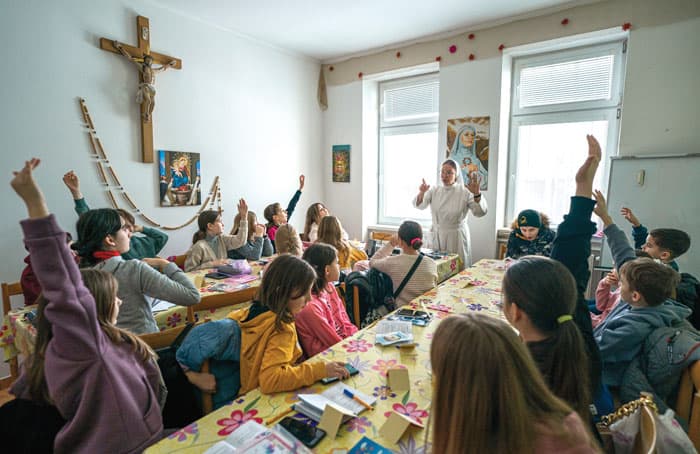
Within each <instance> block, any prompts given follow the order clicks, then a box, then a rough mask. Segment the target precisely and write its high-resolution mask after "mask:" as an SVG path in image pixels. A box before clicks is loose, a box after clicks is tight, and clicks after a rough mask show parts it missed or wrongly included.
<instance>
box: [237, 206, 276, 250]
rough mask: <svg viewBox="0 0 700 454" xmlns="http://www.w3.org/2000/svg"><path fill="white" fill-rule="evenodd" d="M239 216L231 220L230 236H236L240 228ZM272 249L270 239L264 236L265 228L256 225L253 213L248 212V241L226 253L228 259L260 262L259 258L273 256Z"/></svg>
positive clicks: (256, 219)
mask: <svg viewBox="0 0 700 454" xmlns="http://www.w3.org/2000/svg"><path fill="white" fill-rule="evenodd" d="M241 219H242V218H241V215H240V214H236V216H235V217H234V218H233V228H232V229H231V235H237V234H238V231H239V230H240V228H241ZM274 253H275V251H274V248H273V247H272V243H271V242H270V238H268V237H267V235H266V234H265V226H264V225H262V224H258V218H257V216H255V213H254V212H252V211H248V241H247V242H246V243H245V244H244V245H243V246H241V247H239V248H236V249H231V250H229V251H228V258H230V259H234V260H237V259H245V260H260V257H269V256H271V255H272V254H274Z"/></svg>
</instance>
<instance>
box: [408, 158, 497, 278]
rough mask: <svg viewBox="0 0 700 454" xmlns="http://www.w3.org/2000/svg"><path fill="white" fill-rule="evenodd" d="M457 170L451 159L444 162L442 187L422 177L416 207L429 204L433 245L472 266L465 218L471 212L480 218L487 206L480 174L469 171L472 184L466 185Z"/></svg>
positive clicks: (415, 199)
mask: <svg viewBox="0 0 700 454" xmlns="http://www.w3.org/2000/svg"><path fill="white" fill-rule="evenodd" d="M458 169H459V166H458V165H457V163H456V162H455V161H454V160H452V159H448V160H446V161H445V162H443V163H442V167H441V171H440V179H441V180H442V186H437V187H434V188H431V187H430V185H429V184H428V183H426V182H425V180H423V183H422V184H421V185H420V187H419V188H418V191H419V192H418V195H417V196H416V197H415V198H414V199H413V206H414V207H416V208H418V209H419V210H424V209H426V208H428V207H430V213H431V215H432V218H433V226H432V228H431V233H432V241H431V242H430V243H429V245H430V247H432V248H433V249H435V250H438V251H447V252H451V253H453V254H459V257H460V258H461V259H462V266H464V267H470V266H471V264H472V259H471V240H470V238H469V227H468V226H467V222H466V219H467V216H468V215H469V212H470V211H471V212H472V214H473V215H474V216H476V217H478V218H480V217H482V216H484V215H486V211H487V209H488V207H487V206H486V199H484V197H482V195H481V189H480V186H479V185H480V181H479V174H478V173H477V172H471V173H469V183H467V184H465V183H464V181H463V180H462V172H460V171H458Z"/></svg>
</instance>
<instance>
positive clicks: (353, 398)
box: [343, 388, 374, 410]
mask: <svg viewBox="0 0 700 454" xmlns="http://www.w3.org/2000/svg"><path fill="white" fill-rule="evenodd" d="M343 394H345V395H346V396H348V397H349V398H351V399H352V400H354V401H355V402H357V403H358V404H360V405H362V406H363V407H365V408H366V409H367V410H374V408H373V407H372V406H371V405H370V404H368V403H367V402H365V401H364V400H362V399H360V398H359V397H357V396H356V395H355V394H353V392H352V391H350V390H349V389H347V388H345V389H343Z"/></svg>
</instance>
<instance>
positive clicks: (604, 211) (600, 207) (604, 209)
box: [593, 189, 612, 227]
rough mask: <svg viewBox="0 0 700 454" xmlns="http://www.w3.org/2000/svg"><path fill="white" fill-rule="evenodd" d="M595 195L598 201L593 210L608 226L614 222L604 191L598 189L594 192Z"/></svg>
mask: <svg viewBox="0 0 700 454" xmlns="http://www.w3.org/2000/svg"><path fill="white" fill-rule="evenodd" d="M593 197H594V198H595V202H596V203H595V207H594V208H593V212H594V213H595V214H596V215H597V216H598V217H599V218H600V219H601V220H602V221H603V224H605V226H606V227H607V226H608V225H610V224H612V218H611V217H610V214H609V213H608V204H607V202H606V201H605V196H603V193H602V192H600V191H599V190H597V189H596V190H595V192H594V193H593Z"/></svg>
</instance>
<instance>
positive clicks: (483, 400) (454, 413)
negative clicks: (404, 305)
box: [426, 313, 600, 454]
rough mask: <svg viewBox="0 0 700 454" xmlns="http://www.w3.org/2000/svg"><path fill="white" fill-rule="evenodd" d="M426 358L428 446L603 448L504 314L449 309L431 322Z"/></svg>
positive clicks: (456, 450)
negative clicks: (541, 370)
mask: <svg viewBox="0 0 700 454" xmlns="http://www.w3.org/2000/svg"><path fill="white" fill-rule="evenodd" d="M430 364H431V366H432V382H433V398H432V408H433V412H432V415H431V417H430V420H429V422H428V430H427V431H426V444H427V441H428V440H427V439H428V437H430V435H432V452H434V453H441V454H462V453H484V452H499V453H505V452H517V453H533V454H534V453H538V454H539V453H557V454H564V453H571V454H573V453H578V454H583V453H597V452H600V451H599V450H598V449H597V447H596V445H595V444H594V442H593V441H592V438H591V436H590V434H589V433H588V432H587V430H586V428H585V425H584V424H583V423H582V421H581V418H580V417H579V415H578V414H577V413H576V412H574V411H572V409H571V408H570V407H569V406H568V405H566V404H565V403H564V402H562V401H561V400H560V399H558V398H557V397H555V396H554V395H553V394H552V393H551V392H550V390H549V389H547V385H546V384H545V383H544V381H543V380H542V376H541V375H540V373H539V372H538V371H537V368H536V367H535V365H534V364H533V363H532V359H531V358H530V355H529V354H528V352H527V349H526V348H525V346H524V345H523V343H522V342H521V341H520V339H518V335H517V334H516V333H515V332H514V331H513V329H512V328H511V327H510V326H508V324H506V323H505V322H503V321H502V320H498V319H496V318H493V317H489V316H487V315H482V314H475V313H471V314H459V315H454V316H452V317H447V318H446V319H444V320H443V321H441V322H440V324H439V325H438V327H437V329H436V330H435V335H434V337H433V341H432V344H431V346H430ZM455 365H459V367H455ZM431 427H432V428H433V429H432V430H431Z"/></svg>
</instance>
